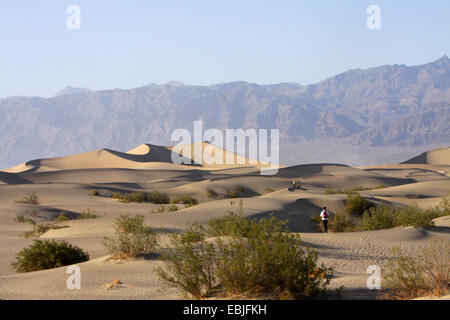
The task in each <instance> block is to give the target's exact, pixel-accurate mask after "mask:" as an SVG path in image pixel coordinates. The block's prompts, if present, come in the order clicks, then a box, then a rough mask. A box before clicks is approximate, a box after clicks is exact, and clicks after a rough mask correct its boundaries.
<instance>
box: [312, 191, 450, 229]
mask: <svg viewBox="0 0 450 320" xmlns="http://www.w3.org/2000/svg"><path fill="white" fill-rule="evenodd" d="M366 201H367V200H365V199H364V198H362V197H354V196H352V198H351V202H350V205H347V206H346V209H345V210H344V211H339V212H337V213H336V214H334V215H332V216H330V218H329V219H330V221H329V224H328V227H329V229H330V231H332V232H354V231H365V230H379V229H389V228H395V227H400V226H414V227H423V228H426V227H432V226H434V222H433V220H434V219H436V218H439V217H442V216H448V215H450V201H449V200H448V198H446V199H443V200H442V201H441V203H440V204H439V205H438V206H436V207H431V208H428V209H421V208H419V207H418V206H417V205H414V206H393V205H387V204H383V205H381V206H373V205H367V203H366ZM367 206H368V208H366V209H365V210H364V213H363V214H362V216H360V212H361V211H362V209H363V208H365V207H367ZM317 222H318V223H320V220H318V221H317Z"/></svg>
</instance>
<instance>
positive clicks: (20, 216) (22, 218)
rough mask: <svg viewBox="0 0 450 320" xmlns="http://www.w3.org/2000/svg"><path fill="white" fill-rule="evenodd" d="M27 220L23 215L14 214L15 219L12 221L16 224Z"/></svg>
mask: <svg viewBox="0 0 450 320" xmlns="http://www.w3.org/2000/svg"><path fill="white" fill-rule="evenodd" d="M26 219H27V218H26V217H25V216H24V214H23V213H18V214H16V218H15V219H14V220H15V221H17V222H27V220H26Z"/></svg>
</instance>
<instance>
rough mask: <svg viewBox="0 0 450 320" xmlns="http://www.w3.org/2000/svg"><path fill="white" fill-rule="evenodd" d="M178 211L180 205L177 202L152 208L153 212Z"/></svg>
mask: <svg viewBox="0 0 450 320" xmlns="http://www.w3.org/2000/svg"><path fill="white" fill-rule="evenodd" d="M175 211H178V207H177V206H176V205H175V204H171V205H168V206H166V207H164V206H163V205H160V206H159V207H158V208H155V209H153V210H152V213H164V212H175Z"/></svg>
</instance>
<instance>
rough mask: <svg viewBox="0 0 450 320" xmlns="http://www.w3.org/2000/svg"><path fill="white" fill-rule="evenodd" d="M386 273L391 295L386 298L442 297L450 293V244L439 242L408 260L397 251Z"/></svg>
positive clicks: (445, 241) (446, 241)
mask: <svg viewBox="0 0 450 320" xmlns="http://www.w3.org/2000/svg"><path fill="white" fill-rule="evenodd" d="M394 253H395V256H396V257H395V258H393V259H391V260H390V261H389V263H388V265H387V267H386V269H385V270H384V271H383V274H384V281H385V282H386V286H387V287H388V288H389V289H390V292H389V293H388V294H387V296H385V298H386V297H387V298H390V299H413V298H417V297H420V296H427V295H434V296H441V295H446V294H449V293H450V263H449V261H450V241H449V240H446V239H445V240H435V241H432V242H430V243H429V244H428V245H427V246H426V247H424V248H423V249H422V250H420V251H419V252H418V253H416V254H415V255H414V257H410V256H406V255H405V254H404V253H403V252H402V251H401V250H400V249H399V248H395V249H394Z"/></svg>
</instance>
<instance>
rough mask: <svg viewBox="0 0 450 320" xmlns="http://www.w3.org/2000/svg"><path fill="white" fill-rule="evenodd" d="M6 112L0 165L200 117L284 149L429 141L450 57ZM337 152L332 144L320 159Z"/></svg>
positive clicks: (160, 139) (80, 97)
mask: <svg viewBox="0 0 450 320" xmlns="http://www.w3.org/2000/svg"><path fill="white" fill-rule="evenodd" d="M0 118H1V119H3V121H2V122H1V123H0V148H1V150H2V151H3V152H2V153H1V154H0V167H7V166H12V165H15V164H17V163H23V162H25V161H26V160H28V159H32V158H42V157H44V156H45V157H47V156H59V155H63V154H76V153H82V152H85V151H87V150H95V149H99V148H101V147H107V148H110V149H114V150H125V149H126V148H127V146H129V145H137V144H139V143H141V142H142V141H152V143H155V144H159V145H170V144H173V143H174V142H172V141H170V135H171V133H172V132H173V130H175V129H177V128H186V129H189V130H192V124H193V121H194V120H202V121H203V123H204V125H205V128H217V129H219V130H225V129H226V128H233V129H236V128H243V129H247V128H267V129H271V128H279V129H280V143H281V147H283V146H284V145H286V144H293V143H317V144H321V143H322V142H323V141H333V140H336V139H338V140H340V141H341V142H342V143H343V144H344V145H348V146H350V145H355V146H361V147H366V146H372V147H391V146H397V147H418V146H423V147H426V146H427V145H438V144H444V143H448V142H450V129H449V123H450V60H449V59H448V57H447V56H443V57H442V58H440V59H438V60H435V61H432V62H430V63H426V64H423V65H419V66H404V65H391V66H389V65H387V66H380V67H375V68H369V69H364V70H363V69H358V70H351V71H347V72H344V73H341V74H338V75H336V76H334V77H331V78H328V79H325V80H323V81H321V82H318V83H316V84H311V85H299V84H295V83H286V82H285V83H278V84H270V85H258V84H255V83H249V82H243V81H235V82H228V83H220V84H213V85H210V86H190V85H186V84H182V83H178V82H173V81H171V82H169V83H166V84H163V85H154V84H149V85H147V86H143V87H138V88H134V89H112V90H99V91H90V92H78V93H76V94H65V95H59V96H57V97H51V98H40V97H11V98H3V99H1V100H0ZM331 144H332V143H331ZM337 151H339V150H337ZM304 152H306V153H307V152H308V150H304ZM334 154H336V151H333V150H326V151H325V152H324V157H325V158H327V157H328V158H330V160H331V159H333V156H334ZM344 156H345V155H344ZM280 160H281V162H283V158H280Z"/></svg>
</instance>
